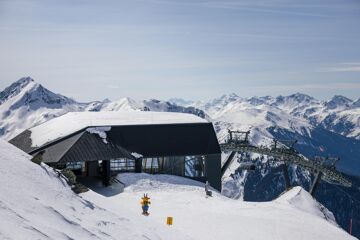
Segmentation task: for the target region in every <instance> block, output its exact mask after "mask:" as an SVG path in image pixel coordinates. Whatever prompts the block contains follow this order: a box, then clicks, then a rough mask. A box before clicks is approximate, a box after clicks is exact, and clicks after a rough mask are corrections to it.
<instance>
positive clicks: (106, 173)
mask: <svg viewBox="0 0 360 240" xmlns="http://www.w3.org/2000/svg"><path fill="white" fill-rule="evenodd" d="M101 165H102V177H103V184H104V185H105V186H106V187H107V186H109V185H110V177H111V172H110V160H103V161H102V163H101Z"/></svg>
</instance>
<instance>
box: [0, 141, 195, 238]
mask: <svg viewBox="0 0 360 240" xmlns="http://www.w3.org/2000/svg"><path fill="white" fill-rule="evenodd" d="M29 159H30V156H29V155H27V154H25V153H23V152H22V151H20V150H18V149H17V148H15V147H14V146H12V145H10V144H9V143H7V142H4V141H3V140H0V193H1V194H0V220H1V221H0V239H14V240H22V239H67V240H68V239H76V240H80V239H84V240H85V239H86V240H90V239H97V240H99V239H112V240H114V239H156V240H158V239H179V240H180V239H181V240H182V239H189V238H188V237H186V236H184V235H183V234H181V233H180V232H178V231H176V230H175V229H168V228H166V226H163V224H158V223H157V222H149V221H148V219H144V218H143V217H141V216H139V215H138V214H134V213H133V212H132V211H129V210H128V209H127V208H126V206H124V205H123V206H118V209H117V212H116V213H114V212H111V211H109V210H107V209H104V208H103V207H104V206H99V205H96V204H94V203H92V202H91V201H89V200H86V199H84V198H82V197H79V196H78V195H75V194H74V193H73V192H72V191H71V190H70V188H69V187H68V186H67V184H66V183H65V182H64V181H63V180H60V179H59V178H58V177H57V175H56V174H55V173H54V172H53V171H52V169H50V168H49V167H47V166H46V165H42V166H39V165H36V164H34V163H32V162H31V161H30V160H29Z"/></svg>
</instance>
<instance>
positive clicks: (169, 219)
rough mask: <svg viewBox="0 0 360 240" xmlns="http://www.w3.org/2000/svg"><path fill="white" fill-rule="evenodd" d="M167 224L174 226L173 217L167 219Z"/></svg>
mask: <svg viewBox="0 0 360 240" xmlns="http://www.w3.org/2000/svg"><path fill="white" fill-rule="evenodd" d="M166 224H167V225H172V224H173V218H172V217H167V218H166Z"/></svg>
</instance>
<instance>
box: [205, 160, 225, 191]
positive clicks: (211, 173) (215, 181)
mask: <svg viewBox="0 0 360 240" xmlns="http://www.w3.org/2000/svg"><path fill="white" fill-rule="evenodd" d="M205 171H206V173H205V174H206V178H207V180H208V181H209V183H210V186H211V187H213V188H215V189H216V190H219V191H221V154H210V155H207V156H206V162H205Z"/></svg>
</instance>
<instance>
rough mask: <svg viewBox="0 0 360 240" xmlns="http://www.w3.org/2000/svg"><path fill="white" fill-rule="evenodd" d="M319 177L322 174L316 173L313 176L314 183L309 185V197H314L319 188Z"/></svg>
mask: <svg viewBox="0 0 360 240" xmlns="http://www.w3.org/2000/svg"><path fill="white" fill-rule="evenodd" d="M321 176H322V172H317V174H316V175H315V178H314V182H313V184H312V185H311V188H310V194H311V196H314V194H315V191H316V188H317V187H318V186H319V183H320V180H321Z"/></svg>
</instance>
